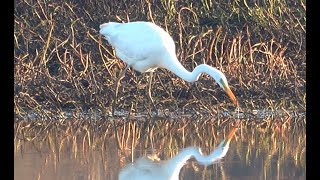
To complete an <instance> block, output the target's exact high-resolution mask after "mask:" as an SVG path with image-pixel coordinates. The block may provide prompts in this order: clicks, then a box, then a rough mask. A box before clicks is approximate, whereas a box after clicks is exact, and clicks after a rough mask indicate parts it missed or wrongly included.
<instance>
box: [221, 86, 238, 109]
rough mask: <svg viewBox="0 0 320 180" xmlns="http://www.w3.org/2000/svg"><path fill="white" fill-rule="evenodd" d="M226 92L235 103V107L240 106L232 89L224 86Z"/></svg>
mask: <svg viewBox="0 0 320 180" xmlns="http://www.w3.org/2000/svg"><path fill="white" fill-rule="evenodd" d="M223 87H224V90H225V91H226V93H227V95H228V96H229V98H230V99H231V101H232V102H233V104H234V105H236V106H238V101H237V98H236V97H235V96H234V94H233V92H232V91H231V89H230V88H229V86H228V85H225V84H224V86H223Z"/></svg>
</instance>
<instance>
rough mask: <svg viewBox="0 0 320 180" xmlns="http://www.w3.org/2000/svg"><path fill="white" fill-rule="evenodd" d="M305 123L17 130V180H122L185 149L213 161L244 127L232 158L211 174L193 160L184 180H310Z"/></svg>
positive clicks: (65, 124)
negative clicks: (125, 173)
mask: <svg viewBox="0 0 320 180" xmlns="http://www.w3.org/2000/svg"><path fill="white" fill-rule="evenodd" d="M303 121H304V120H301V119H300V120H299V119H293V118H281V119H265V120H243V121H242V120H241V121H236V120H232V119H227V120H224V119H219V120H217V119H212V118H208V119H204V120H203V119H202V120H195V119H191V118H189V119H188V118H183V119H180V120H150V121H149V120H119V121H113V122H111V121H98V120H65V121H54V122H53V121H48V122H47V121H40V122H39V121H34V122H32V121H17V122H15V140H14V145H15V153H14V179H15V180H35V179H36V180H42V179H43V180H53V179H54V180H56V179H59V180H60V179H61V180H65V179H66V180H71V179H73V180H102V179H103V180H106V179H107V180H109V179H110V180H116V179H118V174H119V172H120V170H121V169H122V168H123V167H124V166H125V165H126V164H129V163H130V162H135V161H136V160H137V159H138V158H140V157H144V156H146V155H151V154H156V155H157V157H159V158H160V159H161V160H167V159H170V158H171V157H173V156H175V155H176V154H177V153H178V152H179V151H181V150H182V149H183V148H185V147H189V146H195V147H199V148H201V150H202V152H203V153H204V154H209V153H210V152H211V151H212V150H213V149H214V148H215V147H216V146H217V145H218V144H219V143H220V142H221V141H222V140H223V139H224V138H226V136H227V135H228V133H229V132H230V130H231V128H232V127H234V126H238V130H237V132H236V134H235V136H234V137H233V139H232V141H231V143H230V148H229V151H228V152H227V154H226V156H225V157H224V158H223V159H222V160H220V161H219V163H217V164H214V165H210V166H207V167H204V166H201V165H198V164H197V162H196V161H195V160H192V159H191V160H189V161H188V162H187V163H186V164H185V166H184V167H183V168H182V169H181V171H180V179H185V180H191V179H221V180H225V179H237V180H240V179H241V180H242V179H248V180H251V179H252V180H253V179H254V180H257V179H268V180H269V179H275V180H280V179H281V180H282V179H288V180H289V179H290V180H294V179H297V180H300V179H301V180H302V179H306V130H305V123H304V122H303Z"/></svg>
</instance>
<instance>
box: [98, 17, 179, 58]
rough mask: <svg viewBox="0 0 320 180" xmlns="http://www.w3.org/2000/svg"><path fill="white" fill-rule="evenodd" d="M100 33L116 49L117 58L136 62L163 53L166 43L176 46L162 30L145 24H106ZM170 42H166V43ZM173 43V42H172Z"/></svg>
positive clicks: (101, 27)
mask: <svg viewBox="0 0 320 180" xmlns="http://www.w3.org/2000/svg"><path fill="white" fill-rule="evenodd" d="M100 33H101V34H102V35H104V36H105V37H106V39H107V40H108V42H109V43H110V44H111V45H112V46H113V47H114V48H115V50H116V53H117V56H122V57H119V58H121V59H123V60H124V61H126V60H127V59H125V58H131V59H135V60H139V59H142V60H143V59H146V58H149V56H151V55H153V56H157V55H160V54H161V53H163V52H162V51H163V49H164V46H166V45H165V43H169V44H170V43H171V44H173V46H174V42H173V40H172V38H171V37H170V36H169V35H168V34H167V33H166V32H165V31H164V30H163V29H161V28H159V27H158V26H156V25H154V24H152V23H145V22H134V23H123V24H121V23H113V22H111V23H105V24H102V25H101V26H100ZM165 40H166V41H168V42H164V41H165ZM170 41H172V42H170Z"/></svg>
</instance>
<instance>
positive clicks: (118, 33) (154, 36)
mask: <svg viewBox="0 0 320 180" xmlns="http://www.w3.org/2000/svg"><path fill="white" fill-rule="evenodd" d="M100 34H101V35H103V36H104V38H105V39H106V40H107V41H108V42H109V43H110V44H111V46H112V47H113V48H114V49H115V52H116V56H117V57H118V58H120V59H121V60H122V61H124V62H125V63H126V64H127V66H126V68H125V69H124V70H123V71H122V72H121V73H120V75H119V77H118V78H117V80H116V84H115V86H116V87H115V89H116V90H115V100H114V103H116V101H117V96H118V88H119V83H120V80H121V79H122V76H123V75H124V74H125V72H126V71H127V69H128V68H129V67H132V68H133V69H134V70H136V71H139V72H141V73H144V72H150V76H149V87H148V98H149V100H150V101H151V102H152V104H153V108H154V109H155V110H157V108H156V107H155V105H154V102H153V99H152V97H151V82H152V76H153V72H154V70H156V69H157V68H165V69H167V70H169V71H171V72H173V73H174V74H176V75H177V76H179V77H180V78H182V79H184V80H185V81H188V82H194V81H197V80H198V79H199V76H200V75H201V73H207V74H209V75H210V76H211V77H212V78H213V79H214V80H215V81H216V82H217V83H218V84H219V85H220V87H221V88H223V89H224V91H225V92H226V93H227V95H228V96H229V97H230V99H231V100H232V102H233V103H234V104H235V105H236V106H237V105H238V102H237V99H236V97H235V96H234V94H233V92H232V91H231V89H230V88H229V85H228V82H227V79H226V77H225V75H224V74H223V73H222V72H221V71H220V70H218V69H216V68H214V67H211V66H209V65H206V64H201V65H198V66H197V67H196V68H195V69H194V70H193V71H192V72H190V71H188V70H187V69H185V68H184V67H183V66H182V65H181V63H180V62H179V61H178V59H177V56H176V50H175V44H174V41H173V39H172V37H171V36H170V35H169V34H168V33H167V32H166V31H165V30H164V29H162V28H161V27H159V26H157V25H156V24H154V23H151V22H144V21H137V22H128V23H117V22H109V23H104V24H101V25H100ZM113 107H114V105H113ZM112 111H113V113H114V108H113V110H112Z"/></svg>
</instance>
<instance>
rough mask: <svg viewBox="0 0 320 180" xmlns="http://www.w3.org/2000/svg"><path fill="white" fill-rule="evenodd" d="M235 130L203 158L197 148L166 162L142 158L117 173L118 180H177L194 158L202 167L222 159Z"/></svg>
mask: <svg viewBox="0 0 320 180" xmlns="http://www.w3.org/2000/svg"><path fill="white" fill-rule="evenodd" d="M236 130H237V129H236V128H234V129H233V130H232V131H231V132H230V133H229V135H228V137H227V138H226V139H225V140H223V141H222V142H221V143H220V144H219V146H218V147H217V148H216V149H215V150H214V151H213V152H212V153H211V154H209V155H208V156H203V155H202V153H201V150H200V149H199V148H195V147H188V148H185V149H183V150H182V151H181V152H180V153H179V154H177V155H176V156H175V157H173V158H171V159H170V160H167V161H162V162H161V161H160V162H154V161H152V160H150V159H148V158H146V157H143V158H140V159H138V160H137V161H136V162H135V163H134V164H129V165H127V166H126V167H124V168H123V169H122V170H121V171H120V173H119V180H147V179H148V180H178V179H179V173H180V170H181V168H182V167H183V166H184V164H185V163H186V162H187V161H188V160H189V159H191V158H195V159H196V160H197V162H198V163H199V164H200V165H204V166H208V165H211V164H214V163H216V162H217V161H218V160H220V159H221V158H223V157H224V156H225V155H226V153H227V152H228V149H229V144H230V141H231V139H232V137H233V135H234V134H235V131H236Z"/></svg>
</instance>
